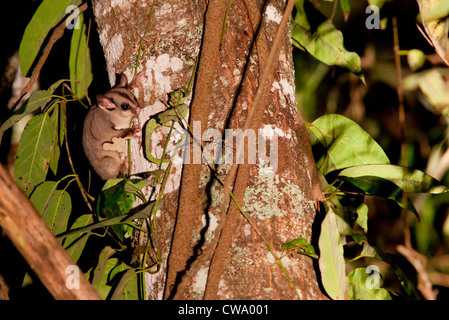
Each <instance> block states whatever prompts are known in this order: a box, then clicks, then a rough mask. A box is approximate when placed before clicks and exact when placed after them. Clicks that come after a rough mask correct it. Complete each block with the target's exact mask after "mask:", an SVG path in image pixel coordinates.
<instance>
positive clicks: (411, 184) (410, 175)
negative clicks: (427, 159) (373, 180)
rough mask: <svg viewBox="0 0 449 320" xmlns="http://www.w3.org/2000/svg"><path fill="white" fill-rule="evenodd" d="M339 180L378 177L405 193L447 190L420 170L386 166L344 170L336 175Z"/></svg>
mask: <svg viewBox="0 0 449 320" xmlns="http://www.w3.org/2000/svg"><path fill="white" fill-rule="evenodd" d="M338 177H339V178H343V177H350V178H364V177H378V178H382V179H385V180H388V181H391V182H393V183H394V184H396V185H397V186H398V187H399V188H401V189H402V190H403V191H404V192H407V193H432V194H439V193H444V192H448V191H449V189H448V188H446V187H445V186H443V185H441V184H440V183H439V182H438V180H436V179H435V178H433V177H432V176H430V175H428V174H426V173H424V172H423V171H420V170H412V169H409V168H405V167H401V166H396V165H392V164H387V165H362V166H357V167H353V168H348V169H344V170H342V171H341V172H340V174H339V175H338Z"/></svg>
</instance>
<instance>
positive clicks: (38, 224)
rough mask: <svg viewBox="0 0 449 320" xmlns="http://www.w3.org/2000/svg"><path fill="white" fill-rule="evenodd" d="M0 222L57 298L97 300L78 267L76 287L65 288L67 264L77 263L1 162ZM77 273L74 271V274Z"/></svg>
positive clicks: (73, 264)
mask: <svg viewBox="0 0 449 320" xmlns="http://www.w3.org/2000/svg"><path fill="white" fill-rule="evenodd" d="M0 195H1V196H0V226H1V227H2V229H3V230H4V231H5V233H6V235H7V236H8V237H9V239H11V241H12V243H13V244H14V245H15V247H16V248H17V249H18V250H19V252H20V253H21V254H22V256H23V257H24V259H25V260H26V261H27V262H28V264H29V265H30V267H31V269H33V271H34V272H35V273H36V275H37V276H38V277H39V279H40V280H41V281H42V283H43V284H44V285H45V287H46V288H47V289H48V291H49V292H50V293H51V294H52V295H53V297H54V298H55V299H57V300H99V299H101V298H100V296H99V295H98V293H97V292H96V291H95V290H94V289H93V287H92V285H91V284H90V282H89V280H88V279H87V278H86V277H85V276H84V275H83V273H82V272H81V271H80V270H79V269H78V270H79V278H78V279H74V280H75V281H77V280H79V286H77V287H78V288H76V287H74V288H73V289H68V287H67V285H66V281H67V278H68V277H69V276H71V275H74V274H72V273H71V272H68V273H67V270H68V269H67V267H69V266H76V264H75V262H74V261H73V259H72V258H71V257H70V255H69V254H68V253H67V252H66V251H65V250H64V248H63V247H62V246H61V244H60V243H59V241H58V240H57V239H56V238H55V237H54V236H53V234H52V233H51V231H50V230H49V229H48V227H47V226H46V225H45V222H44V221H43V220H42V218H41V217H40V216H39V214H38V212H37V211H36V209H35V208H34V207H33V205H32V204H31V202H30V200H29V199H28V197H27V196H26V195H25V194H24V193H23V192H22V190H20V188H19V187H18V186H17V184H16V183H15V182H14V180H13V179H12V177H11V176H10V175H9V173H8V172H7V171H6V169H5V168H4V167H3V166H2V165H0ZM75 276H76V275H75Z"/></svg>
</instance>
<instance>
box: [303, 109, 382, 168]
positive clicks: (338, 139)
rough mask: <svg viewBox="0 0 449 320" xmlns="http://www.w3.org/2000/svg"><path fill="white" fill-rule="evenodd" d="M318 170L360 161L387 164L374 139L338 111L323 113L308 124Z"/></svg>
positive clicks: (354, 163)
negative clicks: (336, 112) (335, 112)
mask: <svg viewBox="0 0 449 320" xmlns="http://www.w3.org/2000/svg"><path fill="white" fill-rule="evenodd" d="M308 129H309V132H310V140H311V144H312V148H313V149H314V156H315V159H316V160H317V167H318V169H319V171H320V172H321V173H322V174H323V175H326V174H328V173H329V172H331V171H334V170H338V169H344V168H348V167H353V166H359V165H364V164H389V163H390V161H389V159H388V157H387V155H386V154H385V152H384V151H383V149H382V148H381V147H380V146H379V145H378V144H377V142H376V141H375V140H374V139H373V138H372V137H371V136H370V135H369V134H368V133H367V132H366V131H364V130H363V129H362V128H361V127H360V126H359V125H358V124H357V123H355V122H354V121H352V120H350V119H348V118H346V117H344V116H341V115H338V114H329V115H324V116H322V117H320V118H318V119H317V120H315V121H314V122H313V123H312V124H311V125H309V126H308Z"/></svg>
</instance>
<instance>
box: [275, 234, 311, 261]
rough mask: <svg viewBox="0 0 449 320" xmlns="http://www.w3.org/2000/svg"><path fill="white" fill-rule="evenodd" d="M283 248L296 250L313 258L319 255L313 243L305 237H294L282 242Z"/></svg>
mask: <svg viewBox="0 0 449 320" xmlns="http://www.w3.org/2000/svg"><path fill="white" fill-rule="evenodd" d="M282 249H283V250H294V251H296V252H297V253H300V254H304V255H306V256H309V257H311V258H315V259H318V255H317V254H316V252H315V248H314V247H313V245H311V244H309V243H307V240H306V239H304V238H298V239H294V240H292V241H289V242H287V243H283V244H282Z"/></svg>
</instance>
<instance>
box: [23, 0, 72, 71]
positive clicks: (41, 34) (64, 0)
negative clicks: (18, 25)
mask: <svg viewBox="0 0 449 320" xmlns="http://www.w3.org/2000/svg"><path fill="white" fill-rule="evenodd" d="M71 4H72V5H76V6H78V5H80V4H81V0H44V1H42V3H41V4H40V6H39V7H38V8H37V10H36V12H35V13H34V15H33V17H32V18H31V20H30V22H29V23H28V25H27V27H26V29H25V32H24V34H23V37H22V41H21V43H20V47H19V60H20V69H21V70H22V73H23V74H24V75H26V74H27V73H28V72H29V71H30V68H31V66H32V64H33V62H34V60H35V59H36V57H37V55H38V53H39V50H40V48H41V46H42V44H43V42H44V40H45V38H46V37H47V34H48V32H49V31H50V30H51V29H53V27H55V26H56V25H57V24H58V23H59V22H60V21H61V20H62V19H63V18H64V16H65V15H66V14H67V13H66V8H67V7H68V6H69V5H71Z"/></svg>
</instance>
